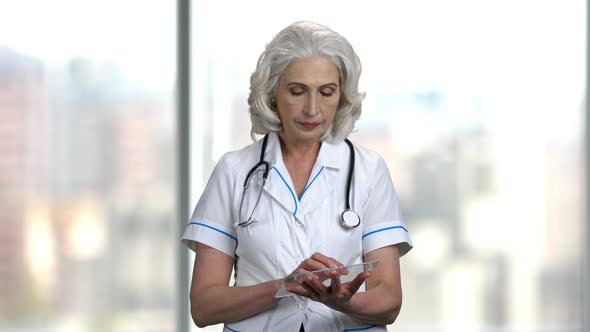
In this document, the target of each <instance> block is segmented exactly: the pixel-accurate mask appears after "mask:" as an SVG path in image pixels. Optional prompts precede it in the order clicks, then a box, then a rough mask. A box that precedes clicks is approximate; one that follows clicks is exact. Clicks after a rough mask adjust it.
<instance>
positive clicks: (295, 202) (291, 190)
mask: <svg viewBox="0 0 590 332" xmlns="http://www.w3.org/2000/svg"><path fill="white" fill-rule="evenodd" d="M272 169H274V170H275V172H277V174H278V175H279V176H280V177H281V180H283V183H284V184H285V186H287V189H289V192H290V193H291V196H292V197H293V204H295V211H293V215H294V216H295V215H296V214H297V198H295V194H294V193H293V189H291V187H289V184H288V183H287V181H286V180H285V178H284V177H283V175H282V174H281V172H279V170H278V169H277V168H276V167H274V166H273V167H272Z"/></svg>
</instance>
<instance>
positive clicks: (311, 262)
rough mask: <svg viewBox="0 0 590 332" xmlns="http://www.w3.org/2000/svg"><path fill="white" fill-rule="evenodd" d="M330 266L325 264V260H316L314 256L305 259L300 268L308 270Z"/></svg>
mask: <svg viewBox="0 0 590 332" xmlns="http://www.w3.org/2000/svg"><path fill="white" fill-rule="evenodd" d="M328 267H329V266H328V265H326V264H324V262H322V261H318V260H316V259H315V258H313V256H312V257H310V258H308V259H306V260H304V261H303V262H302V263H301V265H300V268H303V269H305V270H307V271H317V270H323V269H326V268H328Z"/></svg>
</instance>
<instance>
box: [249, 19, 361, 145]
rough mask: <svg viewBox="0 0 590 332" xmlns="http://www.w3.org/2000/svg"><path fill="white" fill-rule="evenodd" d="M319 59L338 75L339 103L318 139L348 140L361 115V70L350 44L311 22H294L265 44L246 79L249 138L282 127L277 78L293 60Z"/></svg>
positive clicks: (332, 32) (254, 137) (339, 36)
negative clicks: (248, 107) (327, 63)
mask: <svg viewBox="0 0 590 332" xmlns="http://www.w3.org/2000/svg"><path fill="white" fill-rule="evenodd" d="M314 56H322V57H327V58H329V59H330V60H331V61H332V62H333V63H334V64H335V65H336V67H338V71H339V72H340V100H339V103H338V109H337V110H336V114H335V115H334V120H333V122H332V126H331V128H329V129H328V130H327V131H326V132H325V133H324V134H323V136H322V140H324V141H326V142H335V141H339V140H343V139H344V138H346V137H348V135H349V134H350V133H351V132H352V130H353V128H354V124H355V122H356V121H357V120H358V119H359V117H360V116H361V108H362V102H363V99H364V98H365V94H364V93H360V92H359V91H358V83H359V78H360V75H361V71H362V67H361V62H360V60H359V57H358V56H357V55H356V53H355V52H354V50H353V48H352V46H351V45H350V43H349V42H348V41H347V40H346V39H345V38H344V37H342V36H341V35H339V34H338V33H336V32H334V31H332V30H331V29H329V28H328V27H325V26H323V25H320V24H317V23H313V22H295V23H293V24H291V25H290V26H288V27H286V28H285V29H283V30H282V31H281V32H279V33H278V34H277V35H276V36H275V37H274V38H273V40H272V41H271V42H270V43H269V44H268V45H266V49H265V50H264V52H262V54H261V55H260V58H258V63H257V65H256V70H255V71H254V72H253V73H252V76H251V77H250V95H249V96H248V105H249V106H250V120H251V122H252V129H251V130H250V135H251V137H252V140H256V136H255V135H256V134H258V135H265V134H267V133H268V132H270V131H279V130H280V129H281V128H282V124H281V119H280V118H279V115H278V112H277V111H276V105H275V102H274V100H275V94H276V91H277V88H278V84H279V79H280V77H281V75H282V74H283V72H284V71H285V70H286V69H287V66H288V65H289V64H290V63H291V62H293V61H294V60H298V59H302V58H306V57H314Z"/></svg>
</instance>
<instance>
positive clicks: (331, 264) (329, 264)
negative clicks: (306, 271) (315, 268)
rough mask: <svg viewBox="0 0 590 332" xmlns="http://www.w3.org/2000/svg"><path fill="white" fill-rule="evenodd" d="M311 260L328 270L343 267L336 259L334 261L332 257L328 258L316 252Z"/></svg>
mask: <svg viewBox="0 0 590 332" xmlns="http://www.w3.org/2000/svg"><path fill="white" fill-rule="evenodd" d="M311 258H312V259H314V260H316V261H318V262H320V263H322V264H324V265H325V266H326V267H329V268H334V267H340V266H344V265H343V264H342V263H340V262H339V261H337V260H336V259H334V258H332V257H328V256H326V255H324V254H322V253H319V252H316V253H315V254H313V255H311Z"/></svg>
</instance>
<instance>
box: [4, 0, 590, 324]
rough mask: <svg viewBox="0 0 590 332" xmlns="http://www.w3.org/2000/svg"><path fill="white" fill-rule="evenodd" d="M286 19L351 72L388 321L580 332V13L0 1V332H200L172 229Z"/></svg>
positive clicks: (453, 4)
mask: <svg viewBox="0 0 590 332" xmlns="http://www.w3.org/2000/svg"><path fill="white" fill-rule="evenodd" d="M189 4H190V6H189ZM189 7H190V9H189ZM187 18H188V20H187ZM189 20H190V22H189ZM297 20H311V21H316V22H318V23H322V24H325V25H328V26H329V27H331V28H332V29H334V30H335V31H337V32H339V33H341V34H342V35H344V36H345V37H346V38H347V39H348V40H349V41H350V42H351V43H352V45H353V46H354V47H355V50H356V51H357V53H358V54H359V56H360V58H361V61H362V63H363V75H362V78H361V89H362V90H364V91H366V93H367V97H366V99H365V103H364V107H363V114H362V116H361V119H360V120H359V122H358V123H357V130H356V132H355V133H353V134H352V136H351V140H353V142H355V143H357V144H361V145H364V146H366V147H368V148H371V149H373V150H376V151H378V152H379V153H380V154H381V155H382V156H383V157H384V159H385V160H386V162H387V164H388V166H389V168H390V171H391V174H392V177H393V180H394V184H395V185H396V189H397V192H398V195H399V197H400V201H401V206H402V209H403V212H404V216H405V219H406V225H407V226H408V229H409V230H410V235H411V236H412V239H413V241H414V245H415V248H414V249H413V250H412V251H411V252H410V253H409V254H408V255H407V256H405V257H403V258H402V278H403V280H402V283H403V291H404V305H403V309H402V312H401V314H400V316H399V317H398V320H397V321H396V323H395V324H394V325H392V326H390V327H389V329H390V330H391V331H408V332H411V331H425V332H426V331H494V332H509V331H510V332H512V331H514V332H516V331H519V332H520V331H523V332H524V331H531V332H533V331H555V332H561V331H563V332H567V331H583V330H584V328H585V330H588V329H589V328H590V327H589V326H584V317H586V316H588V315H589V314H588V309H587V308H586V309H584V301H585V300H587V299H586V298H585V296H584V292H585V291H587V288H586V287H587V282H585V281H584V280H585V279H584V278H585V277H587V276H586V271H587V265H585V262H586V261H587V260H588V253H587V251H586V242H587V241H588V236H587V234H588V233H587V232H588V229H587V225H588V222H587V218H586V212H585V211H586V209H587V206H586V205H587V203H586V202H587V187H586V186H587V185H586V183H587V182H586V162H585V160H586V159H585V158H586V154H585V151H586V150H587V148H588V146H587V143H586V136H585V135H586V131H587V128H586V127H587V126H586V104H585V96H586V72H587V41H586V40H587V24H588V23H587V21H588V15H587V2H586V1H584V0H566V1H563V0H561V1H559V0H542V1H531V0H511V1H508V0H499V1H485V0H470V1H467V0H461V1H459V0H442V1H441V0H439V1H425V0H415V1H411V2H409V1H373V2H366V3H363V4H361V3H359V2H358V1H339V2H338V3H337V4H336V3H334V2H327V3H324V2H316V1H311V0H301V1H298V2H296V3H281V4H277V3H276V2H273V1H268V0H266V1H265V0H253V1H243V2H238V1H227V0H223V1H219V0H218V1H192V2H190V1H189V0H178V2H174V1H165V0H152V1H137V0H126V1H114V0H103V1H73V0H69V1H68V0H54V1H33V0H24V1H16V0H0V331H1V332H8V331H57V332H62V331H72V332H78V331H79V332H86V331H88V332H95V331H96V332H99V331H113V332H115V331H117V332H119V331H121V332H122V331H162V332H164V331H179V332H186V331H221V329H222V328H221V326H215V327H209V328H205V329H198V328H196V327H194V326H193V324H192V323H191V322H190V316H189V314H188V312H187V297H188V295H186V296H182V295H181V294H185V293H183V292H184V291H186V288H187V287H188V286H187V285H188V282H189V281H188V280H189V277H190V275H189V271H191V269H192V259H193V257H192V256H190V255H189V254H188V252H187V250H186V249H185V248H182V247H181V246H180V242H179V238H180V234H181V232H182V229H183V228H184V225H185V224H186V222H187V221H188V220H185V219H186V216H187V215H188V214H189V213H190V212H191V210H192V207H193V206H194V204H196V202H197V200H198V199H199V195H200V193H201V191H202V190H203V187H204V185H205V184H206V181H207V179H208V177H209V175H210V173H211V171H212V168H213V166H214V165H215V163H216V162H217V161H218V159H219V157H220V156H221V155H222V154H223V153H224V152H226V151H228V150H233V149H238V148H240V147H242V146H244V145H246V144H248V143H250V142H251V140H250V137H249V130H250V124H249V117H248V112H247V109H248V108H247V102H246V99H247V96H248V88H249V76H250V74H251V72H252V71H253V70H254V68H255V64H256V60H257V58H258V56H259V54H260V53H261V52H262V50H263V49H264V46H265V45H266V43H268V42H269V41H270V39H271V38H272V37H273V35H274V34H276V33H277V32H278V31H279V30H281V29H282V28H284V27H285V26H287V25H288V24H290V23H292V22H293V21H297ZM187 58H188V59H189V60H190V63H188V62H183V61H181V60H179V59H187ZM189 81H190V85H189V84H188V82H189ZM179 91H188V92H189V93H188V95H185V94H182V93H180V94H179ZM189 99H190V106H189V102H188V101H189ZM189 118H190V120H189V122H187V119H189ZM184 161H186V162H184ZM179 202H185V203H186V204H179ZM585 269H586V270H585ZM586 280H587V279H586ZM179 290H180V291H179ZM179 317H181V318H179Z"/></svg>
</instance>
